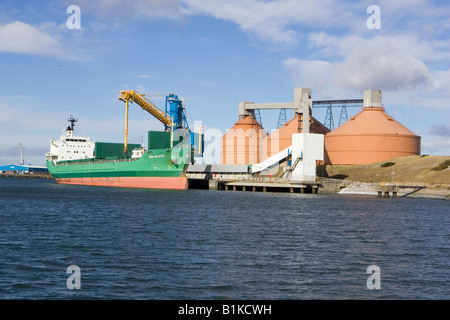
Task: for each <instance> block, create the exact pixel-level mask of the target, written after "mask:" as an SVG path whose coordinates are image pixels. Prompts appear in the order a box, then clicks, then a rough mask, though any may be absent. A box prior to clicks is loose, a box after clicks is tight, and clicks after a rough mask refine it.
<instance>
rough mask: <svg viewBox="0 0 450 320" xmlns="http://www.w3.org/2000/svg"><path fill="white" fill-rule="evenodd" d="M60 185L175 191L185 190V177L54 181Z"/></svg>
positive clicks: (67, 179)
mask: <svg viewBox="0 0 450 320" xmlns="http://www.w3.org/2000/svg"><path fill="white" fill-rule="evenodd" d="M56 181H57V182H58V183H62V184H78V185H87V186H103V187H124V188H146V189H175V190H186V189H187V188H188V180H187V178H186V177H105V178H61V179H56Z"/></svg>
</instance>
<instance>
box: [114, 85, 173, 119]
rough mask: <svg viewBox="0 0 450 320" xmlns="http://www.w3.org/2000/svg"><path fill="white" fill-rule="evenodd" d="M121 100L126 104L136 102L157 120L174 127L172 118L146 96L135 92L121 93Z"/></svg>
mask: <svg viewBox="0 0 450 320" xmlns="http://www.w3.org/2000/svg"><path fill="white" fill-rule="evenodd" d="M118 99H119V100H122V101H124V102H127V101H130V102H136V104H138V105H139V106H140V107H141V108H142V109H144V110H145V111H147V112H148V113H150V114H151V115H152V116H154V117H155V118H156V119H158V120H159V121H161V122H162V123H163V124H164V125H165V126H173V124H172V119H171V118H170V116H169V115H168V114H167V113H165V112H164V111H162V110H161V109H159V108H158V107H157V106H155V105H154V104H153V103H152V102H150V101H149V100H147V98H145V96H144V95H143V94H141V93H138V92H137V91H135V90H128V91H120V95H119V98H118Z"/></svg>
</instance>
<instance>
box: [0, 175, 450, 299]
mask: <svg viewBox="0 0 450 320" xmlns="http://www.w3.org/2000/svg"><path fill="white" fill-rule="evenodd" d="M449 209H450V202H448V201H445V200H427V199H407V198H397V199H392V198H389V199H384V198H377V197H372V196H348V195H346V196H343V195H324V194H289V193H255V192H246V193H244V192H231V191H208V190H188V191H167V190H144V189H122V188H104V187H90V186H70V185H59V184H56V183H55V182H54V181H51V180H40V179H18V178H0V299H133V300H135V299H157V300H159V299H169V300H171V299H196V300H198V299H269V300H280V299H289V300H292V299H294V300H304V299H449V298H450V218H449V212H450V210H449ZM73 265H75V266H77V267H79V270H80V273H79V274H78V276H79V277H78V278H77V279H75V280H74V282H71V283H78V284H79V285H80V286H79V289H77V288H75V289H70V288H69V283H68V279H69V277H72V274H71V273H67V268H68V267H69V266H73ZM369 266H378V267H379V270H380V273H378V274H377V276H378V280H379V283H380V288H379V289H377V288H375V289H369V288H368V278H369V277H371V274H370V273H368V272H367V268H368V267H369Z"/></svg>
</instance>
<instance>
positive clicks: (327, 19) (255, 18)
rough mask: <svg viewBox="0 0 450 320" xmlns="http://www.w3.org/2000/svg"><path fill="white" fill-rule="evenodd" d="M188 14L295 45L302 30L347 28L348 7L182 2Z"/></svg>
mask: <svg viewBox="0 0 450 320" xmlns="http://www.w3.org/2000/svg"><path fill="white" fill-rule="evenodd" d="M180 2H181V3H183V4H184V8H185V10H184V13H185V14H193V15H194V14H195V15H197V14H206V15H209V16H212V17H214V18H216V19H221V20H225V21H231V22H233V23H235V24H237V25H238V26H239V27H240V28H241V29H242V30H243V31H245V32H248V33H250V34H253V35H256V36H257V37H258V38H259V39H262V40H266V41H270V42H273V43H277V44H287V45H294V44H297V43H298V41H299V37H300V36H301V34H300V35H299V33H298V31H297V30H298V28H299V27H301V26H310V27H311V26H316V25H317V24H318V23H319V24H320V25H321V27H325V26H328V27H329V26H336V25H338V26H342V25H346V24H348V20H347V19H345V17H347V16H348V15H349V10H347V9H348V5H346V4H345V3H343V2H342V1H331V0H325V1H306V0H279V1H257V0H231V1H222V0H209V1H202V0H181V1H180Z"/></svg>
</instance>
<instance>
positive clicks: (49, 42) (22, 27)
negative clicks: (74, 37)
mask: <svg viewBox="0 0 450 320" xmlns="http://www.w3.org/2000/svg"><path fill="white" fill-rule="evenodd" d="M49 25H53V29H57V26H56V25H54V24H49V23H44V24H43V29H49ZM0 52H11V53H22V54H32V55H40V56H49V57H55V58H58V59H67V60H86V59H87V57H86V56H85V55H80V54H79V53H75V52H73V51H71V50H69V49H67V48H65V47H64V46H63V44H62V43H61V42H60V41H58V40H57V38H56V37H55V36H51V35H49V34H48V33H45V32H43V31H41V30H39V29H38V28H35V27H33V26H31V25H29V24H27V23H24V22H21V21H15V22H12V23H9V24H5V25H1V26H0Z"/></svg>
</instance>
